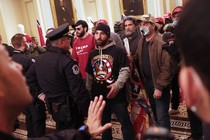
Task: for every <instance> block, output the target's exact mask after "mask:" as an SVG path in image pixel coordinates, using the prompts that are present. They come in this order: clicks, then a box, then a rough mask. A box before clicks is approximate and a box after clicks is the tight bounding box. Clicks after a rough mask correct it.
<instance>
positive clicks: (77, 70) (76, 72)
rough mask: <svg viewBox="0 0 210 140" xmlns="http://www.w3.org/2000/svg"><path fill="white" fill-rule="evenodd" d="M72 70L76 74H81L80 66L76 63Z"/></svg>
mask: <svg viewBox="0 0 210 140" xmlns="http://www.w3.org/2000/svg"><path fill="white" fill-rule="evenodd" d="M72 70H73V73H74V74H75V75H78V74H79V67H78V66H77V65H74V66H73V67H72Z"/></svg>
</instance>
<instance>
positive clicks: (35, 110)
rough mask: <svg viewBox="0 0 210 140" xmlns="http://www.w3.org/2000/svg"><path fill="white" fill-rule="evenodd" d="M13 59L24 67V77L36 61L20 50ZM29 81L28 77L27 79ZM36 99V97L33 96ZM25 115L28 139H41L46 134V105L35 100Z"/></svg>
mask: <svg viewBox="0 0 210 140" xmlns="http://www.w3.org/2000/svg"><path fill="white" fill-rule="evenodd" d="M12 59H13V60H14V61H15V62H17V63H19V64H21V65H22V67H23V71H22V72H23V75H26V73H27V72H28V70H29V68H30V67H31V66H33V65H34V62H35V60H34V59H31V58H30V57H29V56H27V55H26V54H25V53H24V52H22V51H19V50H14V52H13V55H12ZM26 79H27V77H26ZM30 92H31V94H32V95H33V94H35V92H36V91H33V92H32V90H31V88H30ZM33 97H34V96H33ZM24 114H25V115H26V129H27V131H28V133H27V136H28V137H41V136H43V135H44V134H45V128H46V124H45V120H46V115H45V105H44V102H42V101H40V100H37V99H36V98H34V102H33V103H32V105H30V106H29V107H28V108H27V109H26V110H25V111H24Z"/></svg>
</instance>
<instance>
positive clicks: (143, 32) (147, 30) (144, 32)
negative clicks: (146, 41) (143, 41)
mask: <svg viewBox="0 0 210 140" xmlns="http://www.w3.org/2000/svg"><path fill="white" fill-rule="evenodd" d="M149 27H150V26H146V27H144V28H142V29H141V33H142V34H143V35H144V36H146V35H149V34H150V29H149Z"/></svg>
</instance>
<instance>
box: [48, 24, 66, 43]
mask: <svg viewBox="0 0 210 140" xmlns="http://www.w3.org/2000/svg"><path fill="white" fill-rule="evenodd" d="M68 32H69V23H64V24H62V25H61V26H59V27H58V28H56V29H54V30H53V31H52V32H50V33H49V34H47V35H46V36H45V37H46V38H49V40H50V41H53V40H57V39H59V38H61V37H63V36H69V35H68Z"/></svg>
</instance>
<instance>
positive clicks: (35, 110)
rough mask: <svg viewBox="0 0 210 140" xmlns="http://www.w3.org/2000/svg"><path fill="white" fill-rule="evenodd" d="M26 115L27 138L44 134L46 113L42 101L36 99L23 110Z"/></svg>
mask: <svg viewBox="0 0 210 140" xmlns="http://www.w3.org/2000/svg"><path fill="white" fill-rule="evenodd" d="M24 114H25V115H26V129H27V131H28V134H27V136H28V137H29V138H33V137H41V136H43V135H45V128H46V123H45V121H46V113H45V105H44V102H42V101H39V100H37V101H36V103H34V104H32V105H31V106H29V107H28V108H27V109H26V111H25V112H24Z"/></svg>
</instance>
